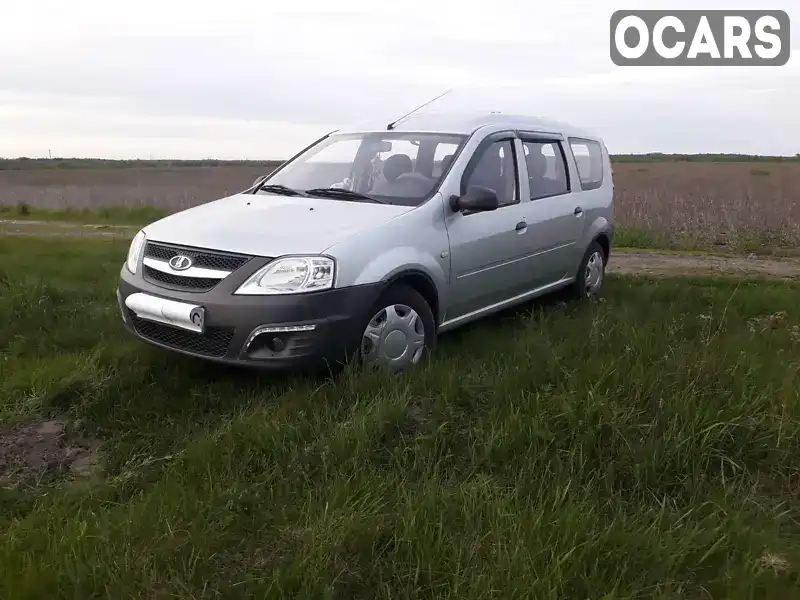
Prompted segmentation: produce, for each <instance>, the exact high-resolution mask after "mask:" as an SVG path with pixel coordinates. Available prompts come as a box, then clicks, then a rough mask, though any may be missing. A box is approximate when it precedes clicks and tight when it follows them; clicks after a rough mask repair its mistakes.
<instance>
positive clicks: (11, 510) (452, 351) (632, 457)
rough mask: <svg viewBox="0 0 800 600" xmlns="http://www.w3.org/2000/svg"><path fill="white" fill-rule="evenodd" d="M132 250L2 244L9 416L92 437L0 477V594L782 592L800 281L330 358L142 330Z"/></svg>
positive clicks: (789, 575) (799, 565)
mask: <svg viewBox="0 0 800 600" xmlns="http://www.w3.org/2000/svg"><path fill="white" fill-rule="evenodd" d="M125 250H126V242H119V241H110V240H88V241H86V240H83V241H80V242H78V241H74V240H72V241H69V240H56V241H48V242H47V243H46V244H43V243H41V242H40V241H39V240H36V239H34V238H29V239H26V238H13V239H11V238H0V256H1V257H2V260H1V261H0V268H1V269H2V271H1V272H0V289H2V292H0V314H2V315H3V316H4V326H3V327H2V328H0V349H2V354H1V355H0V423H2V424H6V425H8V424H11V423H16V422H18V421H20V420H26V419H29V418H33V417H35V416H40V415H49V414H53V415H66V416H67V417H68V418H70V419H80V420H81V421H82V422H83V424H84V427H85V428H86V430H87V431H88V432H89V433H90V434H92V435H94V436H96V437H98V438H99V439H101V440H102V441H103V456H104V459H105V472H104V474H103V475H102V476H101V477H97V478H95V479H92V480H90V481H88V482H82V483H80V484H79V483H77V482H72V481H70V478H69V477H68V476H62V477H60V478H58V479H56V480H55V481H52V482H50V483H47V484H46V485H45V484H43V485H40V486H35V487H28V488H25V489H21V490H20V489H16V490H3V489H2V488H0V598H14V599H15V600H22V599H27V598H48V599H50V598H82V599H83V598H87V599H88V598H100V597H102V598H187V599H188V598H192V599H198V598H239V597H242V598H244V597H258V598H343V599H345V598H346V599H353V598H409V599H410V598H458V599H467V598H475V599H478V598H480V599H487V598H498V599H500V598H502V599H513V598H607V599H611V598H614V599H619V598H648V599H649V598H665V599H666V598H670V599H672V598H698V599H699V598H775V599H781V600H783V599H788V598H792V597H797V592H798V589H800V492H799V491H798V490H800V486H798V484H799V483H800V422H799V419H800V390H799V389H798V371H799V370H800V340H798V339H795V338H797V337H798V335H797V330H796V329H794V330H793V329H792V328H793V327H795V326H796V325H799V324H800V312H798V307H800V287H798V286H797V285H792V284H789V283H774V282H736V281H732V280H718V281H715V280H699V279H698V280H683V281H681V280H665V281H650V280H646V279H633V278H619V277H612V278H610V279H609V281H608V284H607V285H608V287H607V290H606V294H605V298H604V301H602V302H599V303H596V304H593V305H589V306H583V307H578V306H575V305H569V304H567V305H563V304H561V303H556V302H539V303H536V304H534V305H532V306H528V307H524V308H523V309H520V310H515V311H511V312H507V313H504V314H503V315H499V316H497V317H496V318H491V319H487V320H486V321H484V322H481V323H477V324H475V325H474V326H471V327H468V328H465V329H463V330H458V331H455V332H453V333H451V334H447V335H445V336H443V337H442V339H441V341H440V345H439V348H438V351H437V353H436V355H435V358H434V360H432V361H431V362H430V363H429V364H426V365H425V366H424V367H422V368H420V369H419V371H418V372H416V373H415V374H414V375H413V376H410V375H409V376H404V377H399V378H391V377H389V376H385V375H380V374H360V375H359V374H355V373H352V372H345V373H344V374H342V375H340V376H338V377H337V378H334V379H323V378H312V377H301V376H297V375H268V374H259V373H254V372H250V371H237V370H231V369H225V368H219V367H214V366H209V365H207V364H205V363H203V362H200V361H195V360H192V359H188V358H183V357H179V356H176V355H172V354H170V353H168V352H164V351H161V350H158V349H155V348H151V347H149V346H147V345H145V344H144V343H141V342H138V341H137V340H135V339H132V338H131V336H129V335H128V334H127V333H125V332H124V331H123V329H122V325H121V322H120V319H119V316H118V314H117V309H116V306H115V299H114V286H115V281H116V276H117V274H118V272H119V269H120V266H121V264H122V261H123V259H124V255H125ZM779 311H785V312H786V315H787V316H786V319H785V322H784V323H783V324H781V325H780V326H779V327H778V328H776V329H769V328H767V329H766V330H765V329H764V328H763V325H764V324H765V323H767V322H768V319H767V318H768V317H769V315H773V314H774V313H777V312H779ZM766 556H776V557H779V559H780V560H779V561H777V564H779V565H781V566H782V568H779V569H773V568H769V567H767V566H765V564H764V557H766Z"/></svg>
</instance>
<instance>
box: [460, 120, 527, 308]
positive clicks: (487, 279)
mask: <svg viewBox="0 0 800 600" xmlns="http://www.w3.org/2000/svg"><path fill="white" fill-rule="evenodd" d="M516 155H517V147H516V146H515V136H514V134H513V133H511V132H503V133H498V134H494V135H491V136H488V137H487V139H485V140H483V141H482V142H481V144H480V145H479V146H478V147H477V149H476V151H475V153H474V155H473V158H472V159H471V160H470V162H469V164H468V165H467V167H466V169H465V171H464V177H463V180H462V185H461V193H462V194H463V193H466V191H467V189H469V187H470V186H472V185H479V186H483V187H487V188H490V189H492V190H494V191H495V192H496V193H497V197H498V199H499V201H500V206H499V208H497V210H494V211H487V212H476V213H471V214H464V213H452V214H450V215H449V216H448V218H447V220H446V226H447V233H448V236H449V238H450V289H451V293H450V295H449V299H450V302H449V306H448V307H447V308H446V320H452V319H455V318H458V317H462V316H464V315H468V314H470V313H472V312H475V311H478V310H480V309H482V308H485V307H487V306H490V305H492V304H496V303H498V302H502V301H503V300H506V299H508V298H511V297H513V296H515V295H517V294H519V293H521V291H525V290H524V287H525V278H524V273H523V270H522V268H521V264H520V262H521V260H522V259H523V258H524V256H525V255H526V253H527V249H526V247H525V243H524V239H525V233H527V231H528V229H527V227H526V225H525V224H524V218H523V210H524V209H523V207H522V205H521V203H520V185H519V179H518V173H519V168H518V167H519V166H518V164H517V156H516Z"/></svg>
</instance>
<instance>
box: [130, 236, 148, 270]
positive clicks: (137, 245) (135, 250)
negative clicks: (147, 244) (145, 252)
mask: <svg viewBox="0 0 800 600" xmlns="http://www.w3.org/2000/svg"><path fill="white" fill-rule="evenodd" d="M144 240H145V235H144V231H140V232H139V233H137V234H136V236H135V237H134V238H133V241H132V242H131V247H130V248H128V260H127V261H125V264H126V265H128V270H129V271H130V272H131V273H133V274H136V266H137V265H138V264H139V257H140V256H141V255H142V248H144Z"/></svg>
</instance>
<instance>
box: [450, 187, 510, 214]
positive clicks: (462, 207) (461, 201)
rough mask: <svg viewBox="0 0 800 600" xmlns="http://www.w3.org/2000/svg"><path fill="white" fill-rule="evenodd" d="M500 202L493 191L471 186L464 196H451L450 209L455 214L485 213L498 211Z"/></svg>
mask: <svg viewBox="0 0 800 600" xmlns="http://www.w3.org/2000/svg"><path fill="white" fill-rule="evenodd" d="M498 206H500V200H498V198H497V194H496V193H495V191H494V190H493V189H490V188H487V187H483V186H480V185H471V186H470V187H469V189H468V190H467V193H466V194H464V195H463V196H451V197H450V208H451V209H452V210H453V212H459V211H464V212H485V211H487V210H496V209H497V207H498Z"/></svg>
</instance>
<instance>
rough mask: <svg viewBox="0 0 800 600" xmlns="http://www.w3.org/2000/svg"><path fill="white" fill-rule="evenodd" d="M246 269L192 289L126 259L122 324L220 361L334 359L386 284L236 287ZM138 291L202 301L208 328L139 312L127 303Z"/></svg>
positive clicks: (256, 363)
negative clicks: (133, 268)
mask: <svg viewBox="0 0 800 600" xmlns="http://www.w3.org/2000/svg"><path fill="white" fill-rule="evenodd" d="M249 271H250V270H248V272H246V273H233V274H231V275H230V276H229V277H228V278H226V279H225V280H223V281H222V282H220V283H219V284H218V285H217V286H216V287H215V288H213V289H211V290H209V291H207V292H201V293H195V292H182V291H176V290H170V289H166V288H163V287H160V286H157V285H154V284H151V283H149V282H147V281H145V280H144V279H143V278H142V277H141V275H138V274H137V275H133V274H131V273H130V272H129V271H128V270H127V268H126V267H124V266H123V268H122V271H121V274H120V282H119V287H118V288H117V300H118V303H119V308H120V311H121V313H122V318H123V321H124V323H125V327H126V328H127V329H128V331H130V332H131V333H133V334H134V335H136V336H137V337H139V338H140V339H142V340H144V341H146V342H148V343H150V344H152V345H155V346H158V347H161V348H165V349H168V350H172V351H175V352H179V353H181V354H185V355H189V356H194V357H197V358H202V359H206V360H212V361H215V362H220V363H228V364H236V365H243V366H251V367H260V368H273V369H289V368H292V369H293V368H298V367H304V366H309V367H310V366H315V365H320V364H325V363H328V364H333V363H338V362H341V361H343V360H346V359H347V358H348V357H349V356H350V355H351V354H352V353H353V352H354V351H355V350H356V349H357V348H358V344H359V343H360V334H361V329H362V328H363V326H364V324H365V319H367V318H368V317H369V315H368V314H367V313H368V312H369V310H370V308H371V307H372V305H373V304H374V302H375V300H376V299H377V298H378V296H379V294H380V293H381V291H382V288H383V286H382V284H372V285H363V286H353V287H347V288H340V289H333V290H325V291H320V292H313V293H307V294H297V295H286V296H236V295H234V294H233V291H234V290H235V289H236V288H237V287H238V286H239V285H240V284H241V283H242V281H244V279H246V277H247V276H249V274H250V272H249ZM137 292H142V293H145V294H150V295H152V296H156V297H159V298H167V299H170V300H175V301H178V302H187V303H191V304H196V305H200V306H202V307H203V309H204V311H205V332H204V333H202V334H199V333H194V332H191V331H186V330H183V329H179V328H177V327H173V326H170V325H167V324H162V323H154V322H152V321H146V320H143V319H140V318H139V317H138V316H137V315H136V314H135V313H134V312H133V311H132V310H131V309H129V308H128V307H127V306H126V304H125V299H126V298H127V297H128V296H129V295H131V294H134V293H137ZM254 334H255V335H254Z"/></svg>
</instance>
